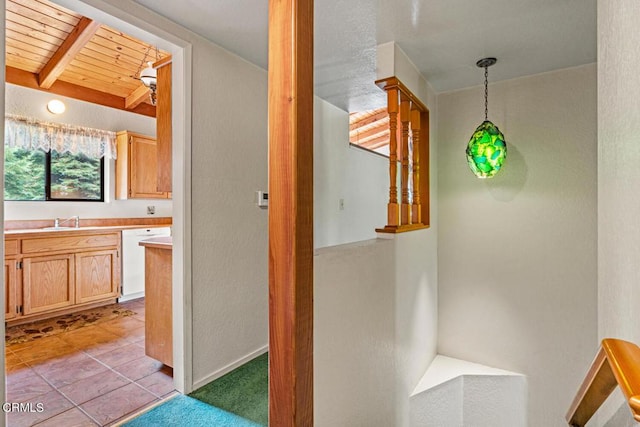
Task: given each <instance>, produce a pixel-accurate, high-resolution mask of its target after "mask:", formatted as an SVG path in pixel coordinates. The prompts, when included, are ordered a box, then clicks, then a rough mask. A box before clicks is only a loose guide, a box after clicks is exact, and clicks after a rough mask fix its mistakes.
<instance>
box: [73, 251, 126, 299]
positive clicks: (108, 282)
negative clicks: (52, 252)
mask: <svg viewBox="0 0 640 427" xmlns="http://www.w3.org/2000/svg"><path fill="white" fill-rule="evenodd" d="M75 257H76V303H77V304H82V303H85V302H93V301H98V300H102V299H106V298H117V297H118V296H119V290H120V289H119V288H120V263H119V258H118V251H117V250H115V249H113V250H106V251H94V252H82V253H77V254H75Z"/></svg>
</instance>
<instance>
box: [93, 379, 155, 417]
mask: <svg viewBox="0 0 640 427" xmlns="http://www.w3.org/2000/svg"><path fill="white" fill-rule="evenodd" d="M155 400H156V397H155V396H154V395H153V394H151V393H149V392H148V391H146V390H144V389H143V388H141V387H139V386H138V385H136V384H129V385H127V386H124V387H121V388H119V389H117V390H114V391H112V392H109V393H107V394H105V395H102V396H100V397H96V398H95V399H93V400H90V401H88V402H86V403H84V404H82V405H80V408H82V410H83V411H85V412H86V413H87V414H89V415H90V416H91V418H93V419H94V420H96V421H98V423H100V424H103V425H104V424H107V423H110V422H112V421H115V420H117V419H119V418H122V417H124V416H126V415H128V414H130V413H132V412H135V411H136V410H138V409H139V408H141V407H143V406H145V405H147V404H149V403H151V402H153V401H155Z"/></svg>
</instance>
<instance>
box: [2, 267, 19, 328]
mask: <svg viewBox="0 0 640 427" xmlns="http://www.w3.org/2000/svg"><path fill="white" fill-rule="evenodd" d="M18 262H19V261H18V260H16V259H5V260H4V318H5V320H9V319H13V318H14V317H16V316H17V315H18V303H17V301H16V284H17V282H18V268H17V266H18Z"/></svg>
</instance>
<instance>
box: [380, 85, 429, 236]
mask: <svg viewBox="0 0 640 427" xmlns="http://www.w3.org/2000/svg"><path fill="white" fill-rule="evenodd" d="M376 84H377V85H378V86H379V87H380V88H381V89H383V90H384V91H386V92H387V112H388V114H389V203H388V204H387V225H385V227H384V228H379V229H376V231H378V232H382V233H401V232H404V231H412V230H419V229H422V228H427V227H429V110H428V109H427V107H425V105H424V104H423V103H422V102H420V100H419V99H418V98H417V97H416V96H415V95H414V94H413V93H411V91H410V90H409V89H408V88H407V87H406V86H405V85H404V84H402V82H401V81H400V80H398V78H397V77H390V78H387V79H383V80H378V81H376ZM398 163H400V202H398V185H397V181H398Z"/></svg>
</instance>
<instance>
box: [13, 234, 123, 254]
mask: <svg viewBox="0 0 640 427" xmlns="http://www.w3.org/2000/svg"><path fill="white" fill-rule="evenodd" d="M119 241H120V233H118V232H114V233H104V234H78V235H73V236H61V237H44V238H39V239H22V253H23V254H33V253H44V252H59V251H71V252H75V251H84V250H87V249H91V248H104V247H117V246H118V243H119Z"/></svg>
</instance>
